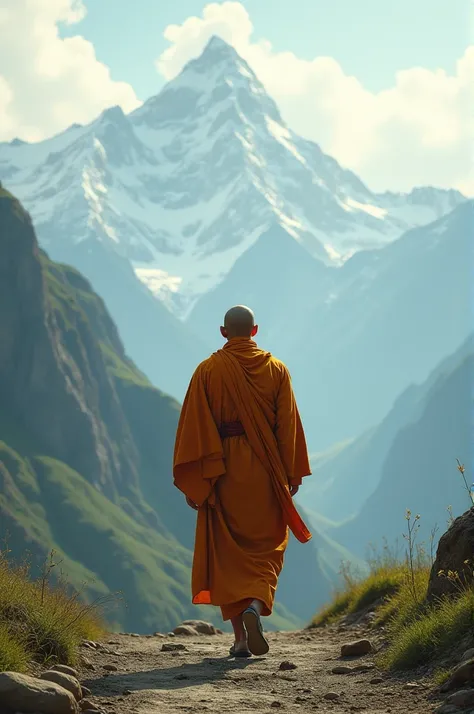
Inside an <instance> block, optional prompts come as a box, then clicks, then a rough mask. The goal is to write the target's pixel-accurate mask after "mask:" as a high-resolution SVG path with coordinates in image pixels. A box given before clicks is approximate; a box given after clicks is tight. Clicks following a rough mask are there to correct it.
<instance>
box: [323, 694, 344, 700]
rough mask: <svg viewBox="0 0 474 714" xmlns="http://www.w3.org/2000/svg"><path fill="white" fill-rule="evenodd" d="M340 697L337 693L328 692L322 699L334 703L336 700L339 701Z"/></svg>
mask: <svg viewBox="0 0 474 714" xmlns="http://www.w3.org/2000/svg"><path fill="white" fill-rule="evenodd" d="M339 697H340V695H339V694H338V693H337V692H328V693H327V694H325V695H324V699H328V700H329V701H332V702H335V701H336V699H339Z"/></svg>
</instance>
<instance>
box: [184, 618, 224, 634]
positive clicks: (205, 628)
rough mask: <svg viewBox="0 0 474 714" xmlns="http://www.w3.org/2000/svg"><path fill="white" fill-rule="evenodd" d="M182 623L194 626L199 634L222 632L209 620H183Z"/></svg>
mask: <svg viewBox="0 0 474 714" xmlns="http://www.w3.org/2000/svg"><path fill="white" fill-rule="evenodd" d="M182 624H183V625H189V626H190V627H194V629H195V630H196V631H197V632H199V634H200V635H218V634H222V630H218V629H217V627H214V625H213V624H212V623H211V622H205V621H204V620H185V621H184V622H183V623H182Z"/></svg>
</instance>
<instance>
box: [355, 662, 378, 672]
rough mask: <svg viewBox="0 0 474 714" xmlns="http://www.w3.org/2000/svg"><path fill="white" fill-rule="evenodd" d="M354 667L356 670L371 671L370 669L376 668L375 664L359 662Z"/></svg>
mask: <svg viewBox="0 0 474 714" xmlns="http://www.w3.org/2000/svg"><path fill="white" fill-rule="evenodd" d="M352 669H353V670H354V672H370V670H372V669H375V664H369V663H367V664H357V665H356V666H355V667H353V668H352Z"/></svg>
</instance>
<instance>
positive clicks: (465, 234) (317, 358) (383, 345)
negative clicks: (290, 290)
mask: <svg viewBox="0 0 474 714" xmlns="http://www.w3.org/2000/svg"><path fill="white" fill-rule="evenodd" d="M473 208H474V203H473V202H472V201H468V202H465V203H464V204H462V205H460V206H459V207H458V208H456V209H455V210H454V211H453V212H452V213H450V214H448V215H447V216H444V217H443V218H441V219H439V220H438V221H435V222H434V223H432V224H429V225H428V226H424V227H422V228H418V229H413V230H411V231H409V232H408V233H406V234H405V235H404V236H402V237H401V238H399V239H398V240H397V241H395V242H394V243H392V244H391V245H388V246H386V247H385V248H384V249H383V250H378V251H368V252H361V253H358V254H357V255H355V256H353V257H352V258H351V259H350V260H348V261H347V262H346V263H345V265H344V266H343V267H342V268H340V269H338V270H336V271H335V272H334V276H335V280H334V283H333V286H332V287H331V288H330V289H329V290H328V289H327V286H325V288H324V292H325V296H323V298H321V295H320V290H319V289H318V287H317V286H315V295H316V303H315V304H313V305H312V306H311V307H310V309H309V310H308V309H307V310H306V311H305V312H304V315H303V321H304V324H302V325H301V326H300V327H299V330H300V334H299V336H298V335H294V336H293V343H292V344H290V347H289V349H288V350H287V351H285V350H282V357H283V359H286V360H287V361H288V363H289V365H290V366H291V370H292V373H293V377H294V384H295V390H296V392H297V394H298V396H299V400H300V406H301V410H302V413H303V417H304V421H305V425H306V427H307V430H308V432H309V435H310V444H311V447H312V450H317V451H321V450H324V449H327V448H329V447H330V446H331V445H333V444H334V443H336V442H340V441H343V440H346V439H350V438H353V437H354V436H358V435H360V434H361V433H362V432H363V431H365V430H367V429H369V428H371V427H372V426H373V425H375V424H377V423H378V422H380V421H381V419H383V417H384V416H385V415H386V414H387V413H388V411H389V410H390V408H391V406H392V405H393V403H394V401H395V400H396V399H397V397H398V396H399V394H401V393H402V392H403V391H404V390H405V389H406V387H407V386H408V385H409V384H411V383H418V382H421V381H423V380H424V379H426V378H427V376H428V375H429V373H430V372H431V371H432V370H434V369H435V367H436V365H437V364H438V363H439V362H440V361H441V360H442V359H443V358H445V357H446V356H448V355H449V354H450V353H451V352H452V351H453V350H455V349H456V348H457V347H459V346H460V345H461V343H462V342H463V341H464V340H465V339H466V338H467V336H468V335H469V334H470V332H471V330H472V315H471V311H470V310H469V309H468V305H469V304H470V301H471V283H472V276H471V265H472V260H473V250H474V243H473V241H472V225H473V219H474V215H473ZM287 326H288V329H289V330H290V329H293V331H294V332H297V331H298V326H296V327H295V326H292V325H291V324H290V323H287Z"/></svg>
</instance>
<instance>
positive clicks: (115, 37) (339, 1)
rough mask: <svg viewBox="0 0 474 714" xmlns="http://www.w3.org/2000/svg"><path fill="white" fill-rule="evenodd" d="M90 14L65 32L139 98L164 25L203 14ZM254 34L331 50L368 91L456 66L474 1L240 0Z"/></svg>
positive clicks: (99, 3)
mask: <svg viewBox="0 0 474 714" xmlns="http://www.w3.org/2000/svg"><path fill="white" fill-rule="evenodd" d="M84 5H85V6H86V7H87V15H86V17H85V18H84V20H82V21H81V22H80V23H78V24H75V25H73V26H71V27H67V28H66V27H64V26H62V28H61V32H62V34H63V35H64V36H67V35H68V34H69V35H76V34H78V33H79V34H82V35H84V37H85V38H86V39H88V40H90V41H91V42H92V43H93V44H94V46H95V50H96V54H97V58H98V59H99V60H101V61H102V62H104V63H105V64H106V65H108V66H110V68H111V72H112V77H113V78H114V79H120V80H124V81H126V82H129V83H130V84H131V85H132V86H133V87H134V89H135V91H136V93H137V95H138V96H139V97H140V98H141V99H146V98H148V97H149V96H150V95H152V94H155V93H156V92H157V91H158V90H159V89H160V87H161V86H162V84H163V79H162V78H161V77H160V75H159V74H158V72H157V70H156V68H155V66H154V60H155V59H156V58H157V57H158V56H159V55H160V54H161V53H162V52H163V50H164V49H166V47H167V46H168V43H167V42H166V40H165V39H164V38H163V31H164V29H165V27H166V26H168V25H170V24H175V23H176V24H181V23H182V22H183V21H184V20H185V19H186V18H187V17H188V16H190V15H197V16H200V15H201V13H202V10H203V7H204V5H205V3H204V2H203V1H202V0H174V2H170V3H167V2H164V1H163V0H133V1H131V0H84ZM242 5H244V6H245V7H246V9H247V10H248V12H249V14H250V16H251V19H252V22H253V25H254V28H255V29H254V36H253V39H254V40H258V39H261V38H266V39H268V40H270V42H271V43H272V44H273V46H274V49H275V50H276V51H284V50H291V51H293V52H295V53H296V54H297V55H298V56H299V57H302V58H304V59H308V60H309V59H313V58H314V57H315V56H316V55H329V56H331V57H333V58H334V59H336V60H337V61H338V62H339V64H340V65H341V66H342V68H343V69H344V71H345V73H347V74H351V75H355V76H356V77H357V78H358V79H360V80H361V81H362V82H363V84H364V85H365V86H366V87H367V88H368V89H369V90H371V91H379V90H381V89H384V88H386V87H390V86H391V85H392V84H393V81H394V76H395V73H396V72H397V71H398V70H401V69H408V68H411V67H414V66H422V67H425V68H427V69H432V70H434V69H437V68H439V67H441V68H444V69H446V70H447V71H448V72H450V73H451V72H452V71H453V70H454V67H455V63H456V60H457V59H458V58H459V57H460V56H461V55H462V53H463V51H464V50H465V48H466V47H467V45H468V44H469V43H470V42H472V29H473V25H472V11H471V8H472V4H471V1H470V0H397V1H396V2H390V0H324V1H322V0H284V1H283V0H242Z"/></svg>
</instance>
